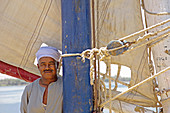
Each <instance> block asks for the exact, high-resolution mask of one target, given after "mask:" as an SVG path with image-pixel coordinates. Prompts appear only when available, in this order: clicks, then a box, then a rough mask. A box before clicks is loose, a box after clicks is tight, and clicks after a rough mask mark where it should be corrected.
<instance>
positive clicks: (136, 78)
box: [126, 47, 149, 99]
mask: <svg viewBox="0 0 170 113" xmlns="http://www.w3.org/2000/svg"><path fill="white" fill-rule="evenodd" d="M146 48H147V47H145V49H144V51H143V55H142V58H141V61H140V63H139V67H138V69H137V75H138V76H139V75H141V74H138V73H139V69H140V67H141V65H142V62H143V60H144V59H143V57H144V54H145V52H146ZM145 58H146V57H145ZM144 61H146V60H144ZM143 68H144V65H143ZM143 68H142V69H143ZM142 71H143V70H142ZM142 71H141V73H142ZM138 76H137V77H136V79H135V81H134V82H135V83H134V84H136V82H137V79H138ZM141 77H142V76H141ZM138 88H139V87H137V88H136V89H134V91H135V92H134V93H133V92H132V91H131V92H132V93H133V94H136V93H137V92H138V91H137V90H138ZM138 93H140V94H141V92H138ZM142 95H143V94H142ZM129 96H130V93H129V95H127V97H126V99H127V98H128V97H129ZM143 96H145V95H143ZM146 97H147V96H146ZM131 98H132V99H133V98H134V95H133V96H132V97H131ZM147 98H149V97H147Z"/></svg>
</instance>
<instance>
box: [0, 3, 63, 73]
mask: <svg viewBox="0 0 170 113" xmlns="http://www.w3.org/2000/svg"><path fill="white" fill-rule="evenodd" d="M60 4H61V3H60V0H43V1H42V0H36V1H35V0H22V1H21V0H5V1H0V50H1V55H0V60H1V61H4V62H5V63H8V64H10V65H14V66H16V67H20V68H22V69H25V70H27V71H29V72H31V73H34V74H39V72H38V70H37V68H36V66H35V65H34V61H35V53H36V52H37V50H38V49H39V48H40V46H41V44H42V43H46V44H47V45H49V46H54V47H56V48H58V49H60V50H61V5H60Z"/></svg>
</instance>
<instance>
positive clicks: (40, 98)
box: [20, 47, 63, 113]
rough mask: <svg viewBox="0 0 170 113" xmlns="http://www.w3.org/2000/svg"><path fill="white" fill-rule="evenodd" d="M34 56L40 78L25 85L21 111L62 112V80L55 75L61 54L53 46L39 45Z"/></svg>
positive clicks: (26, 112) (24, 112)
mask: <svg viewBox="0 0 170 113" xmlns="http://www.w3.org/2000/svg"><path fill="white" fill-rule="evenodd" d="M36 56H37V60H38V64H37V66H38V69H39V71H40V74H41V78H39V79H37V80H35V81H34V82H33V83H31V84H29V85H28V86H26V87H25V90H24V93H23V95H22V100H21V108H20V109H21V113H62V101H63V94H62V93H63V82H62V78H61V77H59V76H57V69H58V64H59V61H60V56H61V55H60V53H59V52H58V50H57V49H56V48H54V47H41V48H40V49H39V50H38V52H37V53H36Z"/></svg>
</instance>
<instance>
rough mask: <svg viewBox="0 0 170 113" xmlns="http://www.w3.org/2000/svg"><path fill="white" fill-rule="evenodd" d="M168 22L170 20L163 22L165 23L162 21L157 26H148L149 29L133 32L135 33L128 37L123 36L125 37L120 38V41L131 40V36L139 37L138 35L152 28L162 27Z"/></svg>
mask: <svg viewBox="0 0 170 113" xmlns="http://www.w3.org/2000/svg"><path fill="white" fill-rule="evenodd" d="M168 22H170V19H167V20H165V21H162V22H160V23H158V24H155V25H153V26H150V27H148V28H146V29H143V30H140V31H138V32H135V33H133V34H130V35H128V36H125V37H123V38H121V39H120V40H127V39H129V38H131V37H133V36H136V35H139V34H140V33H143V32H145V31H148V30H150V29H153V28H155V27H158V26H161V25H164V24H166V23H168Z"/></svg>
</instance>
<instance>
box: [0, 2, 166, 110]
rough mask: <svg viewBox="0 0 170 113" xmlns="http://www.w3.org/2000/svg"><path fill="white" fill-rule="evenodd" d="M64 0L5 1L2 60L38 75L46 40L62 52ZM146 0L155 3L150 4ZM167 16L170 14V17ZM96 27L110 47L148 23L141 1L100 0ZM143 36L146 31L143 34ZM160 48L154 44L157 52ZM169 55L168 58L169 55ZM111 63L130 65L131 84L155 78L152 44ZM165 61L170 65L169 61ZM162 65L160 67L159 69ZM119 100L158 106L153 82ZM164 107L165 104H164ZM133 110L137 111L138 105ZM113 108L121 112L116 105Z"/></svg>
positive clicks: (1, 6) (0, 14)
mask: <svg viewBox="0 0 170 113" xmlns="http://www.w3.org/2000/svg"><path fill="white" fill-rule="evenodd" d="M148 1H150V0H147V2H148ZM165 1H166V0H165ZM167 1H168V0H167ZM60 2H61V1H60V0H46V1H42V0H36V1H35V0H26V1H19V0H6V1H0V50H1V53H2V54H1V55H0V60H1V61H3V62H5V63H8V64H10V65H13V66H16V67H20V68H22V69H25V70H27V71H29V72H31V73H34V74H39V73H38V70H37V68H36V67H35V65H34V60H35V53H36V51H37V50H38V49H39V47H40V46H41V44H42V43H46V44H47V45H49V46H54V47H56V48H58V49H60V50H61V48H62V47H61V46H62V39H61V35H62V34H61V31H62V27H61V3H60ZM157 2H158V1H157ZM158 3H159V2H158ZM167 3H169V2H165V4H167ZM147 4H149V5H151V3H149V2H148V3H146V5H147ZM148 18H150V17H148ZM152 18H155V17H152ZM152 18H150V23H148V26H150V25H153V24H156V23H157V22H160V21H153V22H154V23H151V22H152ZM161 18H162V17H161ZM164 18H169V17H167V16H166V17H164ZM153 20H154V19H153ZM95 25H96V26H95V31H96V36H97V37H96V39H97V41H96V43H97V47H98V48H100V47H104V46H106V45H107V44H108V43H109V42H110V41H111V40H119V39H120V38H122V37H124V36H127V35H129V34H131V33H134V32H137V31H139V30H142V29H143V28H144V27H143V22H142V16H141V7H140V0H96V1H95ZM140 35H143V33H141V34H140ZM138 36H139V35H138ZM138 36H135V37H132V38H130V39H127V41H133V40H134V39H135V38H137V37H138ZM168 44H169V43H168ZM136 46H137V45H136ZM160 46H161V45H159V47H160ZM167 47H169V46H168V45H167ZM157 48H158V47H157ZM157 48H156V47H155V49H156V50H157ZM162 51H164V50H162ZM153 54H154V55H155V56H156V54H157V53H156V52H154V53H153ZM158 54H159V53H158ZM163 54H165V53H163ZM165 57H167V58H168V59H169V56H168V55H167V54H166V55H165ZM161 58H162V57H161ZM155 59H156V58H155ZM105 62H107V61H105ZM155 62H156V64H159V63H160V62H157V61H156V60H155ZM111 63H112V64H119V65H123V66H127V67H129V68H130V69H131V81H130V84H129V86H133V85H135V84H137V83H139V82H140V81H142V80H144V79H146V78H148V77H149V76H151V72H150V70H149V63H148V52H147V45H143V46H142V47H140V48H137V49H135V50H133V51H131V52H127V53H125V54H122V55H119V56H113V57H112V59H111ZM161 63H162V62H161ZM163 63H164V64H165V65H166V66H169V64H168V62H163ZM166 66H165V67H166ZM163 68H164V67H163ZM163 68H161V69H163ZM161 69H159V68H158V67H157V70H158V71H160V70H161ZM168 74H169V72H168ZM168 74H167V73H165V74H164V75H163V76H164V77H165V78H166V79H167V78H168ZM166 79H164V80H163V81H164V83H163V82H162V83H161V84H160V85H159V87H160V89H161V90H162V89H163V88H164V86H166V85H167V84H168V82H166V81H165V80H166ZM168 79H169V78H168ZM160 81H162V79H161V78H160V79H159V83H160ZM117 93H118V92H117V91H115V92H114V91H113V96H114V95H115V94H117ZM127 95H128V96H127ZM118 100H120V101H123V103H126V104H128V106H129V105H130V104H137V105H140V106H144V107H148V106H150V107H157V106H158V105H157V102H158V101H157V97H156V96H155V90H154V84H153V81H149V82H147V83H145V84H143V85H141V86H138V87H137V88H136V89H135V90H133V91H131V92H130V93H127V94H126V95H124V96H122V97H120V98H118V99H117V100H115V101H114V102H115V103H116V102H117V101H118ZM135 100H138V101H135ZM146 100H147V101H146ZM128 101H129V102H128ZM163 105H165V104H164V103H163ZM132 108H133V111H134V107H132ZM113 109H114V110H116V109H115V108H114V107H113Z"/></svg>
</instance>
